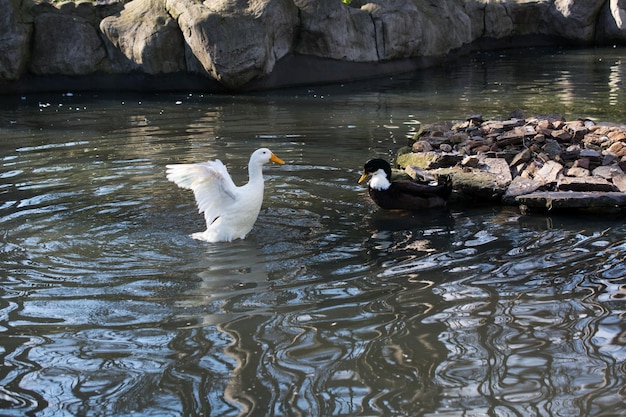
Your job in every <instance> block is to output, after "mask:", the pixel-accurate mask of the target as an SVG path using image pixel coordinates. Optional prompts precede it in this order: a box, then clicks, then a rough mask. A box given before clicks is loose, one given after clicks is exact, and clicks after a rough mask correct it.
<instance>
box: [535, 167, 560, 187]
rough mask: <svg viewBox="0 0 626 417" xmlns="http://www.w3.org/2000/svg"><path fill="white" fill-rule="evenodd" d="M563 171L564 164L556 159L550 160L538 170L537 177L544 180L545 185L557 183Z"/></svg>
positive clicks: (538, 179) (541, 180)
mask: <svg viewBox="0 0 626 417" xmlns="http://www.w3.org/2000/svg"><path fill="white" fill-rule="evenodd" d="M561 171H563V165H561V164H559V163H558V162H555V161H548V162H547V163H546V164H545V165H544V166H542V167H541V168H540V169H539V171H537V172H536V174H535V179H536V180H537V181H540V182H542V183H543V184H544V185H545V184H550V183H556V182H557V179H558V178H559V176H560V174H561Z"/></svg>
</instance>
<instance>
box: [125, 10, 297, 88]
mask: <svg viewBox="0 0 626 417" xmlns="http://www.w3.org/2000/svg"><path fill="white" fill-rule="evenodd" d="M135 1H145V0H135ZM165 7H166V9H167V10H168V12H169V13H170V15H172V17H173V18H174V19H176V20H177V21H178V25H179V26H180V28H181V30H182V34H183V36H184V39H185V59H186V64H187V68H188V70H189V71H191V72H195V73H199V74H204V75H209V76H211V77H213V78H215V79H216V80H218V81H219V82H220V83H222V84H223V85H225V86H227V87H231V88H236V87H240V86H242V85H244V84H246V83H247V82H249V81H251V80H253V79H255V78H257V77H260V76H263V75H266V74H268V73H270V72H271V71H272V69H273V67H274V65H275V63H276V61H277V60H278V59H280V58H282V57H283V56H284V55H286V54H287V53H288V52H290V51H291V45H292V43H293V37H294V32H295V29H296V26H297V23H298V9H297V8H296V7H295V6H294V4H293V2H291V1H290V0H250V1H243V0H237V1H226V0H222V1H212V2H205V3H199V2H196V1H194V0H166V2H165Z"/></svg>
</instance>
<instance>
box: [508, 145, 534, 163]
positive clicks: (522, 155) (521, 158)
mask: <svg viewBox="0 0 626 417" xmlns="http://www.w3.org/2000/svg"><path fill="white" fill-rule="evenodd" d="M530 158H532V152H531V151H530V149H528V148H524V149H523V150H522V151H520V152H519V153H518V154H517V155H515V157H514V158H513V160H512V161H511V164H510V166H515V165H518V164H520V163H526V162H528V161H530Z"/></svg>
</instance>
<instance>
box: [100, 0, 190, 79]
mask: <svg viewBox="0 0 626 417" xmlns="http://www.w3.org/2000/svg"><path fill="white" fill-rule="evenodd" d="M100 29H101V30H102V33H103V34H104V36H105V38H106V39H107V40H108V41H109V42H107V43H106V45H107V46H108V53H109V56H111V57H116V58H114V59H112V61H113V64H112V67H113V70H114V72H120V73H121V72H130V71H142V72H145V73H147V74H162V73H171V72H179V71H185V70H186V65H185V60H184V56H185V51H184V40H183V35H182V33H181V31H180V28H179V27H178V24H177V23H176V21H175V20H174V19H172V17H171V16H170V15H169V14H168V13H167V10H166V9H165V2H163V1H161V0H135V1H131V2H130V3H127V4H126V5H125V6H124V9H123V10H122V11H121V12H120V13H119V14H116V15H114V16H109V17H106V18H104V19H102V21H101V22H100Z"/></svg>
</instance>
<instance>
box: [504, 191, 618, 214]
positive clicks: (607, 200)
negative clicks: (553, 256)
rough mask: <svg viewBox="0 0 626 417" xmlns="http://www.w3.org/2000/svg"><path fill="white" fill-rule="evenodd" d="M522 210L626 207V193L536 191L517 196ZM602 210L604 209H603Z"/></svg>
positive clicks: (613, 208) (612, 208)
mask: <svg viewBox="0 0 626 417" xmlns="http://www.w3.org/2000/svg"><path fill="white" fill-rule="evenodd" d="M515 200H516V202H517V203H519V204H520V209H521V210H522V212H526V211H528V210H530V211H532V210H533V209H539V210H542V211H552V210H562V209H604V210H607V209H608V210H615V209H623V208H626V193H618V192H608V193H599V192H596V193H592V192H572V191H561V192H535V193H531V194H526V195H522V196H519V197H516V198H515ZM601 211H602V210H601Z"/></svg>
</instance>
